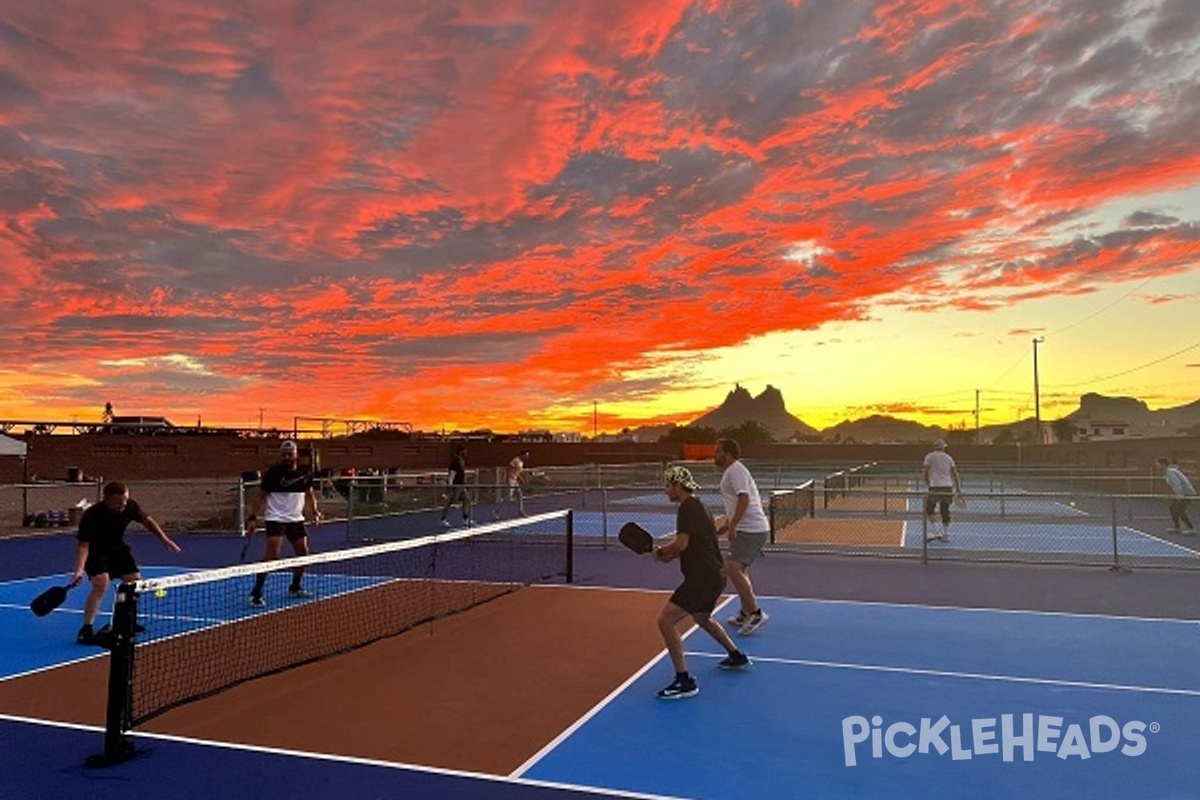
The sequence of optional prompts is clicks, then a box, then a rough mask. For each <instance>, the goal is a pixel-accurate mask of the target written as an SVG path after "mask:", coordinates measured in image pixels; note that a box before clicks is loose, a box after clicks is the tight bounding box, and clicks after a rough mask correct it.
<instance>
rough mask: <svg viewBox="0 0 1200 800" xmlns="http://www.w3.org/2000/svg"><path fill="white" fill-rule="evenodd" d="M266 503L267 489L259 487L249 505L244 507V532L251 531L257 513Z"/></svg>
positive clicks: (256, 519)
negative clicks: (246, 507)
mask: <svg viewBox="0 0 1200 800" xmlns="http://www.w3.org/2000/svg"><path fill="white" fill-rule="evenodd" d="M266 504H267V491H266V490H265V489H259V490H258V494H257V495H255V496H254V499H253V500H251V501H250V507H249V508H248V509H246V532H247V533H251V532H253V531H254V529H255V527H257V525H256V523H257V522H258V515H259V514H261V513H262V510H263V506H265V505H266Z"/></svg>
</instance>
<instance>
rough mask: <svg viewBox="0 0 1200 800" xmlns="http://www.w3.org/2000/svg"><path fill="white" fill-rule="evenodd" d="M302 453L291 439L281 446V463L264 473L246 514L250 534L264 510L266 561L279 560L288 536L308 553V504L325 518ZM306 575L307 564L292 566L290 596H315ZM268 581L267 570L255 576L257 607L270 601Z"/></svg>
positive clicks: (299, 549)
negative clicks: (265, 596) (307, 588)
mask: <svg viewBox="0 0 1200 800" xmlns="http://www.w3.org/2000/svg"><path fill="white" fill-rule="evenodd" d="M298 457H299V449H298V448H297V447H296V443H295V442H293V441H291V440H287V441H285V442H283V443H282V444H281V445H280V446H279V463H277V464H273V465H272V466H271V467H269V468H268V469H267V471H266V473H265V474H264V475H263V477H262V482H261V483H260V484H259V492H258V497H257V498H255V501H254V504H253V507H252V508H251V509H250V515H249V516H248V517H246V530H247V535H250V534H251V533H252V532H253V531H254V528H255V525H256V524H257V522H258V517H259V514H262V518H263V524H264V527H265V530H266V537H267V547H266V551H265V552H264V553H263V557H262V560H263V561H275V560H276V559H278V558H279V556H280V554H281V553H282V552H283V540H284V537H287V540H288V541H289V542H291V545H292V551H293V552H295V554H296V555H298V556H304V555H308V531H307V530H306V529H305V527H304V510H305V508H306V507H307V508H308V509H310V510H311V512H312V518H313V521H314V522H315V521H316V520H319V519H320V518H321V511H320V509H318V508H317V495H316V493H315V492H314V491H313V480H312V473H310V472H309V471H308V470H307V469H304V468H302V467H300V466H299V464H298V463H297V459H298ZM303 576H304V567H296V568H295V569H293V570H292V583H291V586H289V587H288V595H289V596H291V597H299V598H303V597H311V596H312V595H311V594H309V593H308V592H307V591H305V589H304V588H303V586H301V583H300V581H301V578H302V577H303ZM266 581H267V573H265V572H263V573H260V574H259V575H258V576H256V577H255V579H254V588H253V589H252V590H251V591H250V605H252V606H254V607H255V608H262V607H263V606H265V605H266V604H267V601H266V600H264V599H263V586H264V584H265V583H266Z"/></svg>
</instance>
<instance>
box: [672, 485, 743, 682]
mask: <svg viewBox="0 0 1200 800" xmlns="http://www.w3.org/2000/svg"><path fill="white" fill-rule="evenodd" d="M663 481H664V483H665V484H666V485H665V491H666V493H667V497H668V498H670V500H671V502H672V503H677V504H678V505H679V509H678V511H677V512H676V514H675V538H674V539H673V540H672V541H671V542H670V543H668V544H665V545H662V546H661V547H657V548H655V550H654V557H655V558H656V559H658V560H659V561H661V562H663V563H667V562H670V561H674V560H675V559H679V569H680V571H681V572H682V573H683V583H681V584H680V585H679V588H677V589H676V590H675V592H674V594H672V595H671V599H670V600H668V601H667V604H666V605H665V606H664V607H663V610H662V612H661V613H660V614H659V615H658V631H659V633H660V634H662V638H663V643H664V644H665V645H666V646H667V653H668V654H669V655H670V657H671V664H672V665H673V666H674V667H675V680H674V681H672V683H671V685H670V686H667V687H666V688H665V689H663V690H662V691H660V692H659V693H658V697H659V698H660V699H662V700H679V699H682V698H686V697H695V696H696V695H697V694H699V693H700V687H699V686H698V685H697V684H696V679H695V677H693V676H692V674H691V673H690V672H688V666H687V658H686V657H685V656H684V652H683V637H682V636H680V634H679V628H678V627H677V626H678V625H679V623H680V622H683V621H684V620H685V619H687V618H688V617H691V619H692V621H693V622H695V623H696V625H698V626H699V627H701V628H703V629H704V631H705V632H706V633H707V634H708V635H709V636H711V637H712V638H713V639H714V640H716V642H717V644H719V645H721V647H723V648H725V652H726V653H727V654H728V655H726V657H725V658H724V659H722V660H721V661H720V662H719V663H718V664H717V666H719V667H720V668H721V669H745V668H746V667H748V666H750V658H749V657H748V656H747V655H746V654H745V653H743V652H742V651H741V650H739V649H738V648H737V645H735V644H734V643H733V640H732V639H730V638H729V634H727V633H726V632H725V629H724V628H722V627H721V626H720V625H719V624H718V623H717V622H716V621H714V620H713V618H712V612H713V609H714V608H716V606H717V601H718V600H719V599H720V598H721V594H722V593H723V592H724V591H725V564H724V560H723V559H722V558H721V548H720V546H719V545H718V544H717V526H716V523H715V522H713V518H712V514H711V513H710V512H709V510H708V509H707V508H705V506H704V503H702V502H700V499H699V498H698V497H696V494H695V493H696V491H697V490H698V489H699V488H700V484H698V483H696V481H695V480H694V479H693V478H692V473H691V472H689V471H688V470H687V468H686V467H671V468H669V469H668V470H667V471H666V472H664V473H663Z"/></svg>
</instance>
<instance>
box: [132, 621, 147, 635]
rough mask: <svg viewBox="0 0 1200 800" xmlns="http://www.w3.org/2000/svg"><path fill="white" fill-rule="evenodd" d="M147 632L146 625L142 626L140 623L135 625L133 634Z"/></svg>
mask: <svg viewBox="0 0 1200 800" xmlns="http://www.w3.org/2000/svg"><path fill="white" fill-rule="evenodd" d="M145 630H146V626H145V625H142V624H141V623H138V622H135V623H133V632H134V633H142V632H143V631H145Z"/></svg>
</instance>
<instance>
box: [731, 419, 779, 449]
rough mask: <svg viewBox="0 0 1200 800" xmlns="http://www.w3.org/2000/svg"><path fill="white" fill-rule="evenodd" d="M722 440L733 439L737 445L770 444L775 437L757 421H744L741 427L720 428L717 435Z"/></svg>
mask: <svg viewBox="0 0 1200 800" xmlns="http://www.w3.org/2000/svg"><path fill="white" fill-rule="evenodd" d="M719 437H720V438H722V439H734V440H736V441H737V443H738V444H772V443H773V442H774V441H775V437H774V436H772V435H771V432H770V431H769V430H767V429H766V428H764V427H763V425H762V423H761V422H758V421H757V420H752V419H751V420H746V421H745V422H743V423H742V424H741V425H738V426H736V427H731V428H722V429H721V431H720V434H719Z"/></svg>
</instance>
